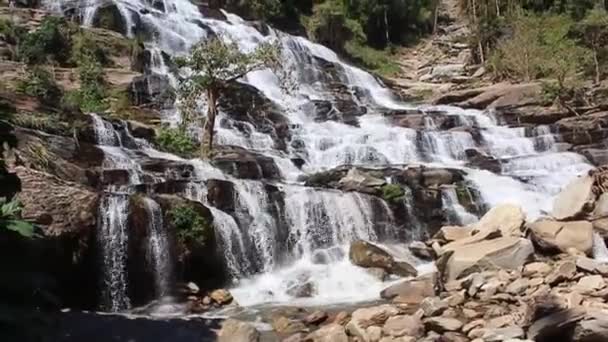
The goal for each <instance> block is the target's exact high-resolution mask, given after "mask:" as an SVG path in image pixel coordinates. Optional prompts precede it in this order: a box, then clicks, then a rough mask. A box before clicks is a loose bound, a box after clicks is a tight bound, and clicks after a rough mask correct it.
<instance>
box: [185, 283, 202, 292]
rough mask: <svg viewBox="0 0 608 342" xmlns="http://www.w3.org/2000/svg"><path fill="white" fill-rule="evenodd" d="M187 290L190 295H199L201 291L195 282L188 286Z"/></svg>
mask: <svg viewBox="0 0 608 342" xmlns="http://www.w3.org/2000/svg"><path fill="white" fill-rule="evenodd" d="M186 288H187V289H188V292H189V293H193V294H197V293H198V292H199V291H200V288H199V287H198V285H196V284H195V283H193V282H189V283H188V284H186Z"/></svg>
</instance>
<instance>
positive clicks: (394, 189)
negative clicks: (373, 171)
mask: <svg viewBox="0 0 608 342" xmlns="http://www.w3.org/2000/svg"><path fill="white" fill-rule="evenodd" d="M403 196H405V191H403V189H402V188H401V186H399V185H398V184H385V185H383V186H382V198H384V200H385V201H387V202H389V203H397V202H400V201H401V200H403Z"/></svg>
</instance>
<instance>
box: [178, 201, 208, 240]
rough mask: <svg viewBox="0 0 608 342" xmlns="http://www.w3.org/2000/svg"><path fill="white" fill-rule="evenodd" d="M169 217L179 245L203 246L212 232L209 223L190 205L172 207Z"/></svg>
mask: <svg viewBox="0 0 608 342" xmlns="http://www.w3.org/2000/svg"><path fill="white" fill-rule="evenodd" d="M169 216H170V219H171V223H172V224H173V227H174V228H175V231H176V234H177V239H178V240H179V242H180V243H183V244H186V243H196V244H199V245H204V244H205V242H206V241H207V240H208V238H209V234H210V233H211V232H212V231H213V230H212V228H211V226H210V224H209V222H207V220H206V219H205V218H204V217H203V216H201V214H200V213H198V212H197V211H196V210H195V209H194V208H193V207H192V206H191V205H180V206H177V207H174V208H172V209H171V210H170V211H169Z"/></svg>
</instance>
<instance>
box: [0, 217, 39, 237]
mask: <svg viewBox="0 0 608 342" xmlns="http://www.w3.org/2000/svg"><path fill="white" fill-rule="evenodd" d="M2 225H3V226H5V227H6V229H8V230H12V231H14V232H17V233H19V234H21V236H23V237H27V238H31V237H33V236H34V225H32V224H31V223H29V222H26V221H20V220H6V221H4V224H2Z"/></svg>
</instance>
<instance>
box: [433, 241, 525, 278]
mask: <svg viewBox="0 0 608 342" xmlns="http://www.w3.org/2000/svg"><path fill="white" fill-rule="evenodd" d="M448 254H451V255H445V254H444V256H443V258H446V259H447V260H445V261H444V262H438V265H437V267H438V268H439V269H440V272H441V273H442V275H443V276H444V277H445V278H446V280H453V279H458V278H461V277H464V276H466V275H468V274H471V273H473V272H479V271H486V270H496V269H510V270H513V269H517V268H519V267H521V266H523V265H524V264H525V262H526V261H527V260H528V259H529V258H530V257H531V256H532V255H533V254H534V247H533V246H532V243H531V242H530V240H528V239H524V238H518V237H514V236H509V237H502V238H497V239H493V240H487V241H481V242H477V243H474V244H470V245H464V246H457V247H454V248H453V249H452V250H451V252H450V253H448ZM442 267H443V269H442Z"/></svg>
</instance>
